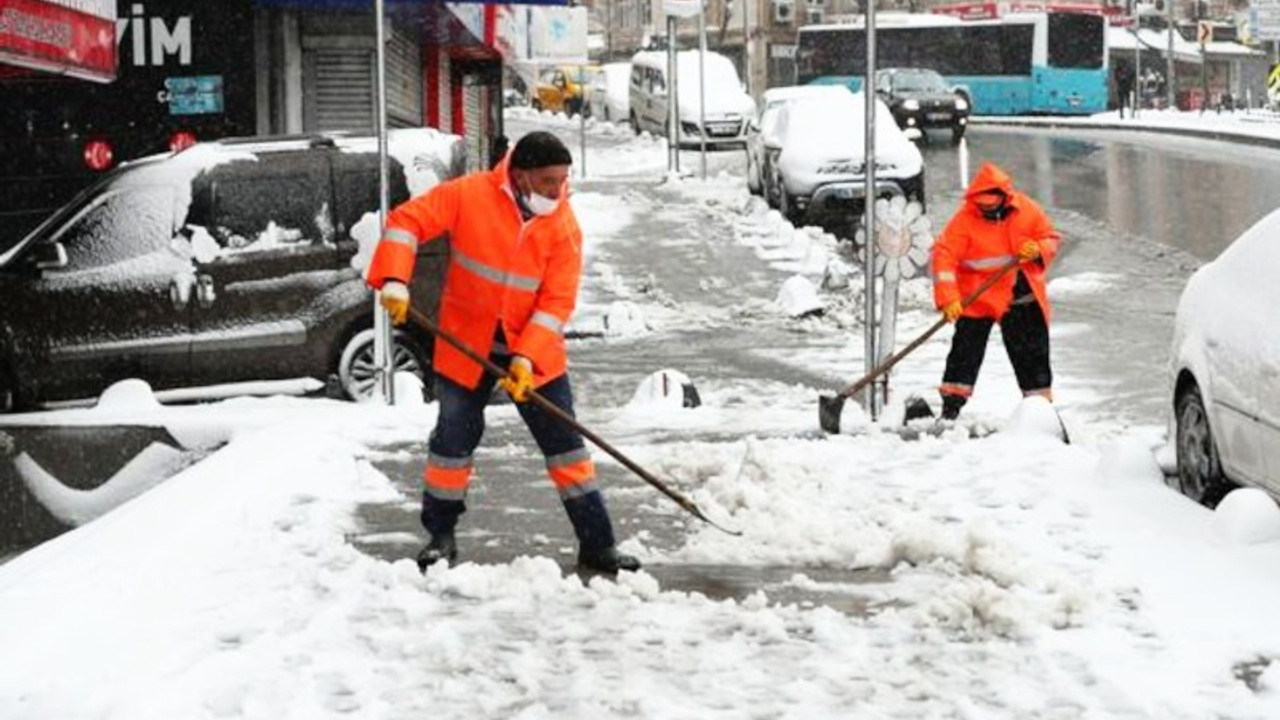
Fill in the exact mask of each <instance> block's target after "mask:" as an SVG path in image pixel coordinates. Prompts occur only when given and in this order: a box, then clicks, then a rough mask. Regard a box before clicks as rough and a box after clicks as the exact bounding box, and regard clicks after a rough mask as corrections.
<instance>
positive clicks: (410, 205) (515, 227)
mask: <svg viewBox="0 0 1280 720" xmlns="http://www.w3.org/2000/svg"><path fill="white" fill-rule="evenodd" d="M510 157H511V155H510V153H508V155H507V158H506V159H504V160H503V161H502V162H501V163H499V165H498V167H496V168H495V169H493V170H491V171H485V172H477V173H472V174H470V175H467V176H465V177H461V178H457V179H454V180H450V181H448V182H445V183H442V184H440V185H437V186H436V187H434V188H432V189H431V190H430V191H429V192H427V193H425V194H423V195H420V196H418V197H416V198H414V199H412V200H409V201H408V202H406V203H404V204H403V205H400V206H399V207H397V208H396V209H395V210H394V211H393V212H392V213H391V215H390V217H389V218H388V219H387V227H386V229H385V230H384V231H383V233H382V239H381V241H380V242H379V243H378V247H377V249H376V250H375V251H374V254H373V260H372V261H371V262H370V264H369V270H368V274H367V279H368V282H369V285H371V286H372V287H374V288H381V287H382V284H383V283H385V282H386V281H388V280H399V281H401V282H403V283H406V284H407V283H408V282H409V279H410V277H411V276H412V275H413V264H414V256H415V253H416V252H417V247H418V244H419V243H423V242H427V241H429V240H432V239H434V238H437V237H440V236H441V235H442V234H444V233H446V232H448V233H449V235H450V253H449V268H448V271H447V272H446V275H445V282H444V292H443V294H442V296H441V299H440V320H439V323H440V327H441V328H442V329H443V330H446V331H448V332H451V333H453V334H454V335H456V336H457V337H458V338H459V339H461V340H462V341H463V342H465V343H466V344H467V345H468V346H470V347H471V348H472V349H473V350H475V351H476V352H477V353H479V354H480V355H482V356H484V357H488V355H489V351H490V350H491V349H492V347H493V339H494V332H495V331H496V329H497V327H498V323H499V322H501V323H502V330H503V333H504V334H505V337H506V340H507V346H508V347H509V348H510V349H511V352H512V353H513V354H515V355H523V356H524V357H527V358H529V360H531V361H532V362H533V371H534V384H535V386H539V387H540V386H542V385H544V384H546V383H547V382H550V381H551V380H554V379H555V378H557V377H559V376H560V375H563V374H564V373H565V371H566V370H567V369H568V357H567V356H566V354H565V347H564V326H565V323H567V322H568V320H569V316H570V315H571V314H572V313H573V308H574V306H575V305H576V304H577V299H578V281H579V279H580V278H581V276H582V230H581V229H580V228H579V227H578V221H577V219H576V218H575V217H574V215H573V210H572V209H571V208H570V207H569V202H568V192H564V193H562V194H561V196H560V203H559V205H558V206H557V207H556V209H555V211H554V212H553V213H551V214H550V215H545V216H536V215H535V216H534V217H533V218H532V219H531V220H529V221H527V222H526V221H524V220H523V219H522V217H521V215H520V209H519V207H518V206H517V205H516V201H515V196H514V195H513V194H512V193H513V190H512V188H511V187H510V180H509V179H508V178H509V175H508V171H507V168H508V163H509V161H510ZM432 365H433V366H434V367H435V370H436V372H437V373H440V374H441V375H443V376H445V377H447V378H449V379H450V380H453V381H454V382H457V383H459V384H461V385H463V386H465V387H469V388H474V387H476V384H477V383H478V382H479V381H480V377H481V375H483V373H484V369H483V368H481V367H480V365H478V364H477V363H475V362H474V361H472V360H470V359H469V358H467V356H466V355H463V354H462V353H461V352H459V351H458V350H457V349H455V348H454V347H452V346H451V345H449V344H448V343H446V342H443V341H441V342H437V343H435V356H434V360H433V362H432Z"/></svg>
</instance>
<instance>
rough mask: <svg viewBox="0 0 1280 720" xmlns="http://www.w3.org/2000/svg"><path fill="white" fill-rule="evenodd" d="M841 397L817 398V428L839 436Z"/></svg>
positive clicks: (842, 407)
mask: <svg viewBox="0 0 1280 720" xmlns="http://www.w3.org/2000/svg"><path fill="white" fill-rule="evenodd" d="M844 403H845V397H844V396H843V395H819V396H818V426H819V427H821V428H822V429H823V430H824V431H826V432H829V433H831V434H832V435H839V434H840V414H841V413H843V412H844Z"/></svg>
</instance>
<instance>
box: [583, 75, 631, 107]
mask: <svg viewBox="0 0 1280 720" xmlns="http://www.w3.org/2000/svg"><path fill="white" fill-rule="evenodd" d="M630 81H631V63H625V62H620V63H607V64H605V65H601V66H600V67H598V68H596V72H595V75H594V76H592V78H591V86H590V87H589V88H588V90H587V93H588V99H587V113H588V115H590V116H591V117H593V118H596V119H597V120H604V121H607V122H625V121H628V120H629V119H630V117H631V96H630V92H629V90H628V87H627V84H628V83H629V82H630Z"/></svg>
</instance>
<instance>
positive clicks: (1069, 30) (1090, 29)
mask: <svg viewBox="0 0 1280 720" xmlns="http://www.w3.org/2000/svg"><path fill="white" fill-rule="evenodd" d="M1105 32H1106V25H1105V23H1104V22H1103V20H1102V18H1100V17H1097V16H1093V15H1056V14H1055V15H1050V16H1049V47H1048V50H1049V66H1050V67H1056V68H1083V69H1089V70H1094V69H1097V68H1100V67H1102V62H1103V55H1104V52H1103V51H1104V44H1103V40H1104V33H1105Z"/></svg>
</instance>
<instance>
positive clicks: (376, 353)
mask: <svg viewBox="0 0 1280 720" xmlns="http://www.w3.org/2000/svg"><path fill="white" fill-rule="evenodd" d="M373 16H374V21H375V22H376V23H377V28H376V30H375V31H374V36H375V42H376V43H377V45H378V48H377V52H376V53H375V55H376V62H377V64H378V68H377V75H378V79H377V84H378V96H377V98H376V105H377V107H376V108H375V115H376V117H377V120H376V122H377V124H378V226H379V227H384V228H385V227H386V226H387V215H388V214H390V210H391V209H390V207H389V206H390V200H389V192H388V190H387V174H388V172H389V166H388V161H387V56H386V47H387V44H386V28H385V27H384V26H383V22H384V21H385V13H384V7H383V0H374V3H373ZM375 295H377V293H375ZM378 299H379V298H378V297H375V298H374V300H375V301H376V300H378ZM374 308H375V309H374V312H373V327H374V332H373V357H374V362H375V363H376V364H377V367H378V389H379V390H380V395H381V400H382V401H383V402H384V403H386V404H387V405H394V404H395V402H396V384H395V358H394V353H393V352H392V348H393V347H394V345H393V342H394V341H393V338H392V334H391V317H390V316H389V315H387V311H386V310H385V309H383V307H382V304H381V303H380V302H374ZM375 395H378V393H375Z"/></svg>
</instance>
